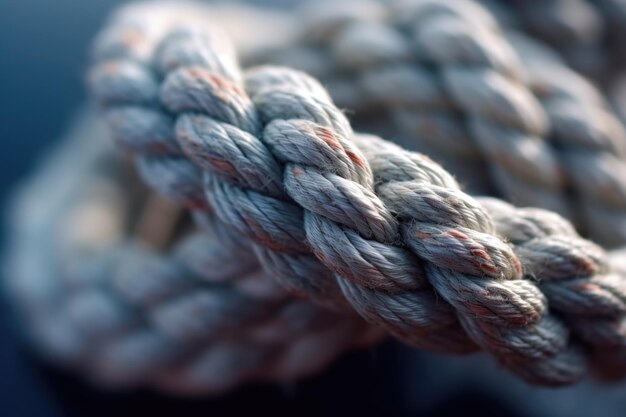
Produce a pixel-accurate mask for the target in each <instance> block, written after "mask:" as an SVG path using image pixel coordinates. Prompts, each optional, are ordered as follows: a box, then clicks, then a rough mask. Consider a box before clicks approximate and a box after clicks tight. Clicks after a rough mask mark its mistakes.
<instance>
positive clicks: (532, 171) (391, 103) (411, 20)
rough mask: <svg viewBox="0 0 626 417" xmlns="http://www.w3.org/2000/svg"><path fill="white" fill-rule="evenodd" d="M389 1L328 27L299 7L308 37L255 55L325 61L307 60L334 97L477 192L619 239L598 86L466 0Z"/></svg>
mask: <svg viewBox="0 0 626 417" xmlns="http://www.w3.org/2000/svg"><path fill="white" fill-rule="evenodd" d="M399 4H400V5H399V6H397V9H389V10H383V12H381V13H379V14H377V15H376V18H368V19H366V18H362V17H360V16H357V15H356V13H354V16H352V18H351V19H348V18H346V17H345V16H344V15H343V14H342V13H340V12H338V15H340V16H343V17H342V18H341V19H340V20H339V21H340V22H341V24H337V25H335V26H334V27H333V28H331V29H329V28H328V27H329V25H328V23H327V21H326V20H324V19H318V18H317V17H316V14H315V10H317V9H313V10H306V12H305V13H303V14H305V15H306V16H308V20H309V21H310V26H311V28H307V30H306V31H305V33H306V36H303V37H302V38H301V39H300V40H296V44H295V45H294V46H293V47H292V48H291V49H284V48H283V49H281V50H279V51H273V53H272V52H270V53H267V54H266V55H265V57H263V56H262V54H261V57H256V59H257V60H258V59H265V60H270V61H272V62H281V63H288V64H289V65H295V66H296V67H298V66H300V67H302V65H306V64H307V63H308V62H312V61H315V62H318V63H324V64H325V65H324V68H319V67H320V65H318V66H317V68H315V66H313V67H312V68H305V69H306V70H311V71H313V74H314V75H317V76H319V77H320V78H321V79H322V80H323V81H324V82H325V83H326V84H327V85H329V86H330V87H331V92H332V91H335V90H336V91H337V92H338V93H337V94H334V97H335V98H336V99H337V100H338V102H339V104H340V105H342V106H345V107H347V108H349V109H353V110H355V111H356V113H357V116H358V114H359V113H361V114H363V113H365V114H366V115H368V114H371V113H368V109H373V110H370V112H371V111H374V112H379V113H375V116H376V117H380V115H381V114H383V117H384V118H385V120H391V121H392V122H393V123H394V124H396V125H397V126H399V130H400V135H401V136H404V137H406V139H405V143H411V144H412V146H414V147H415V146H417V147H418V148H419V149H421V150H424V151H427V152H428V153H429V154H431V155H433V156H434V157H435V158H436V159H437V160H441V161H442V163H443V164H444V166H446V167H447V168H449V169H452V170H453V171H454V172H455V173H456V174H457V175H458V176H459V178H460V179H461V180H462V181H464V182H465V183H468V184H469V185H470V186H471V187H473V189H474V190H476V191H477V192H481V193H493V192H494V190H493V187H495V188H496V191H497V193H496V194H499V195H503V196H505V197H506V198H507V199H509V200H511V201H514V202H515V203H516V204H522V205H532V206H537V207H544V208H547V209H551V210H555V211H557V212H559V213H561V214H564V215H566V216H567V217H569V218H571V219H573V220H575V221H576V222H577V224H578V225H579V227H580V229H581V230H582V231H583V232H584V233H585V234H587V235H589V236H590V237H591V238H593V239H594V240H597V241H599V242H601V243H603V244H605V245H609V246H616V245H620V244H623V243H624V242H625V241H626V230H624V224H626V223H625V222H624V221H623V220H624V219H623V215H622V213H624V212H625V209H626V198H624V192H623V189H625V185H626V184H625V183H624V178H626V176H625V175H624V174H623V172H624V167H626V165H625V164H624V162H623V158H624V153H623V143H624V128H623V126H622V125H621V123H620V122H619V120H618V119H617V118H616V117H615V116H614V115H613V114H612V113H611V111H610V110H609V109H608V108H607V106H606V104H605V103H604V102H603V100H602V99H601V95H600V94H599V93H598V92H597V91H596V90H595V89H594V88H593V87H592V86H591V85H590V84H589V83H588V82H586V81H585V80H584V79H583V78H581V77H580V76H578V75H577V74H575V73H574V72H573V71H570V70H568V69H566V68H565V67H564V66H563V65H561V64H560V63H559V62H558V60H554V59H552V58H550V59H549V60H548V59H547V58H546V55H550V54H549V53H546V52H545V50H544V48H542V47H541V46H540V45H538V44H536V43H533V42H532V41H530V40H527V39H524V38H523V37H521V36H519V35H515V36H513V35H512V34H511V35H510V37H509V38H508V39H505V38H504V37H503V36H502V33H501V32H500V30H499V27H498V25H497V24H496V23H495V21H494V20H493V18H492V17H491V16H490V15H489V14H488V13H487V12H486V11H485V10H484V9H482V8H480V7H479V5H477V4H476V3H474V2H472V1H460V0H459V1H452V0H451V1H445V2H430V1H403V2H399ZM328 8H330V9H331V10H332V7H331V6H328ZM385 12H387V13H385ZM324 18H325V19H327V18H326V17H325V16H324ZM320 20H321V21H320ZM311 33H313V34H315V35H316V36H312V35H311ZM320 33H321V34H323V36H322V35H320ZM367 33H369V34H370V36H366V35H365V34H367ZM513 38H514V39H516V40H517V41H516V42H513ZM305 51H306V52H305ZM516 53H517V54H519V56H520V57H521V59H519V58H518V56H517V55H516ZM305 54H310V55H311V56H310V58H309V59H301V57H302V56H303V55H305ZM313 57H315V58H313ZM522 62H523V64H524V65H522ZM548 62H549V63H550V65H547V63H548ZM298 63H299V64H298ZM338 85H339V87H337V86H338ZM409 86H410V88H408V87H409ZM335 87H337V88H335ZM365 117H367V116H365ZM485 163H486V165H487V167H488V174H484V168H482V165H483V164H485ZM587 168H588V169H587ZM468 171H469V173H468ZM472 172H473V174H472ZM476 173H478V174H476ZM472 178H473V180H470V179H472Z"/></svg>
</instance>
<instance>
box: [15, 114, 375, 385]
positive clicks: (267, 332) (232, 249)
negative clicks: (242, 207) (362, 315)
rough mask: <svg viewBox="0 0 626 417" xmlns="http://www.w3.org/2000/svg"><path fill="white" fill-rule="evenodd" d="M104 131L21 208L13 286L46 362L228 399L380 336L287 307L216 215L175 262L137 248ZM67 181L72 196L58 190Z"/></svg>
mask: <svg viewBox="0 0 626 417" xmlns="http://www.w3.org/2000/svg"><path fill="white" fill-rule="evenodd" d="M96 127H97V124H95V123H86V126H85V127H83V128H82V129H79V131H78V132H77V133H74V135H73V137H72V138H71V142H70V143H68V144H66V145H65V146H63V147H62V148H61V149H60V150H59V153H60V157H57V158H55V160H53V161H52V162H50V163H48V164H47V165H46V166H45V167H44V168H43V169H42V170H41V171H40V172H38V173H37V174H36V177H35V178H34V179H33V180H32V181H31V182H30V183H29V184H27V185H26V186H25V187H24V188H23V189H22V191H21V192H20V196H19V198H18V199H17V202H16V203H15V209H14V211H13V213H14V214H13V228H14V232H13V235H14V240H13V245H12V248H13V250H12V253H11V254H10V255H9V256H8V257H7V259H8V262H9V264H10V265H11V268H10V273H9V274H8V277H9V281H8V282H7V283H5V284H6V285H7V287H8V289H9V293H10V294H11V295H12V301H13V303H14V304H15V307H16V308H17V310H18V312H19V313H20V314H19V316H20V318H21V320H22V326H23V328H24V329H25V332H26V333H28V334H30V337H31V338H32V339H33V341H34V343H35V346H36V347H37V348H38V349H40V350H42V351H43V353H44V354H46V355H47V356H49V357H51V358H53V359H55V360H56V361H58V362H61V363H65V364H67V365H72V366H76V367H79V368H81V369H83V370H84V371H85V372H86V373H87V374H88V375H89V376H90V377H92V378H95V379H97V380H98V381H99V382H101V383H103V382H104V383H107V384H111V385H124V386H126V385H129V384H144V385H152V386H155V387H158V388H160V389H165V390H168V391H173V392H179V393H181V392H182V393H186V394H189V393H196V394H202V393H213V394H215V393H218V392H223V391H225V390H227V389H231V388H233V387H235V386H238V385H240V384H243V383H245V382H249V381H252V380H269V381H284V380H289V379H294V378H300V377H303V376H306V375H310V374H311V373H314V372H317V371H318V370H319V369H322V368H324V367H326V366H327V365H328V363H330V362H331V361H332V360H334V359H335V358H336V357H337V356H339V355H340V354H342V353H343V352H345V351H346V350H348V349H351V348H354V347H356V346H366V345H370V344H372V343H373V342H375V341H376V340H378V339H379V338H380V336H379V332H377V331H375V330H373V329H371V328H368V327H366V326H364V324H363V323H362V321H361V320H358V319H356V318H355V317H353V316H351V315H346V314H343V315H338V314H336V313H332V312H330V311H327V310H322V309H320V308H318V307H315V306H314V305H312V304H311V303H309V302H307V301H304V300H296V299H292V298H288V297H286V294H285V293H284V291H282V290H280V288H278V287H276V286H275V284H272V282H273V281H270V280H268V279H267V278H266V277H265V276H264V275H263V274H262V273H260V272H259V271H258V270H257V265H256V259H254V257H251V255H246V254H247V251H246V250H245V249H244V248H242V247H241V243H239V242H237V241H234V240H233V239H232V237H230V235H229V234H228V233H226V234H225V233H224V230H223V228H220V225H219V223H216V222H215V221H213V220H211V219H210V217H207V216H203V218H202V219H201V223H202V224H203V225H204V231H203V232H202V233H198V232H195V233H191V234H190V235H188V236H186V237H185V238H184V240H182V242H181V243H180V244H179V245H177V246H176V247H175V248H174V249H173V250H171V251H170V253H168V254H167V255H166V256H163V255H159V254H156V253H154V252H152V251H150V250H147V249H144V248H142V247H141V246H138V245H137V244H136V243H133V242H127V243H125V242H124V241H125V239H126V238H125V237H123V236H122V235H123V233H124V231H123V230H122V229H123V223H124V218H125V217H127V214H124V212H126V211H128V207H127V208H124V207H121V206H124V205H125V204H126V203H125V201H124V198H123V196H122V195H120V191H119V187H120V185H119V184H117V183H116V182H115V181H117V180H115V181H114V179H113V178H112V177H111V175H112V174H115V175H116V172H115V171H116V170H117V171H119V165H120V164H119V162H118V161H115V160H114V158H112V156H111V152H110V150H108V149H107V150H106V151H105V149H103V146H102V145H101V144H98V143H97V141H100V142H101V143H106V142H104V138H103V137H102V136H103V135H102V134H98V129H96ZM87 135H90V136H87ZM85 137H89V138H90V141H91V143H90V141H85V140H84V139H85ZM94 140H96V142H94ZM94 145H96V146H94ZM77 154H78V155H80V157H81V163H80V164H74V163H69V164H68V162H70V161H71V160H75V159H76V155H77ZM111 171H113V172H111ZM68 178H70V179H75V180H74V181H73V182H72V181H67V179H68ZM60 179H62V180H63V181H60V182H59V183H63V184H66V183H69V184H68V185H66V187H65V189H64V190H59V188H58V187H53V188H51V187H50V184H54V183H56V182H57V181H59V180H60ZM51 190H54V194H50V192H51ZM42 192H43V194H42ZM46 192H47V194H46ZM42 195H47V196H49V198H47V199H46V200H45V201H47V204H46V205H41V201H42V200H41V198H42ZM120 205H121V206H120ZM94 222H96V223H98V222H101V223H102V224H103V225H104V226H103V229H100V230H98V228H97V227H95V228H94ZM94 229H96V230H95V231H94ZM313 352H314V353H315V354H314V355H312V353H313Z"/></svg>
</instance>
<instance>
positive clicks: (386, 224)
mask: <svg viewBox="0 0 626 417" xmlns="http://www.w3.org/2000/svg"><path fill="white" fill-rule="evenodd" d="M433 7H435V9H434V11H433V10H426V11H427V12H428V13H426V12H425V13H426V15H429V16H430V17H433V16H432V15H430V14H429V13H433V15H434V16H436V15H437V14H438V13H439V12H438V11H437V10H441V9H437V8H436V7H437V6H433ZM443 10H444V11H447V12H450V11H452V10H451V9H449V8H445V7H444V9H443ZM422 17H423V15H422ZM454 19H456V18H454ZM434 20H436V19H434ZM191 27H193V25H191ZM216 38H217V37H216V36H214V35H208V34H205V33H203V32H202V31H200V30H197V29H195V28H193V29H189V28H188V29H185V30H182V31H181V30H179V29H177V30H175V31H174V32H173V33H172V34H170V35H168V36H165V37H164V38H163V41H162V42H161V45H160V46H159V47H158V48H153V49H154V50H155V51H157V52H156V57H155V62H156V65H157V68H160V69H161V71H160V73H161V74H163V75H164V77H163V78H164V80H163V82H162V86H161V92H160V100H161V101H162V103H163V104H164V106H165V108H166V109H167V110H166V113H167V114H168V116H170V117H175V118H176V136H177V138H178V140H179V141H180V143H181V145H182V149H183V151H184V152H185V153H186V154H187V155H188V156H189V158H190V159H192V160H193V161H194V162H195V163H196V164H197V165H198V166H199V167H200V168H201V169H203V171H204V175H205V186H206V189H207V197H208V200H209V201H210V203H211V206H212V207H213V209H214V210H215V212H216V214H217V216H218V217H219V218H220V219H221V220H222V221H224V222H225V223H227V224H229V225H230V226H232V227H233V228H234V229H235V230H237V231H238V232H240V233H241V234H243V235H245V236H248V237H249V238H250V239H251V240H252V241H254V242H255V244H256V245H257V255H258V256H259V257H260V259H261V261H262V263H263V264H264V266H265V267H266V268H268V269H269V270H271V271H272V272H273V273H276V274H277V275H278V278H279V279H280V281H281V282H282V283H287V284H288V285H289V286H290V287H291V288H295V289H297V290H299V291H305V292H307V295H311V296H312V297H313V298H315V299H318V300H319V299H320V298H323V297H320V294H323V295H324V296H328V298H327V299H326V300H325V301H327V302H328V301H330V300H332V302H333V303H335V302H336V300H338V299H339V297H338V296H336V295H334V294H333V291H335V289H334V288H335V287H334V286H333V285H332V284H331V283H332V282H333V281H331V280H329V279H328V274H326V273H323V274H319V272H320V268H319V266H318V265H317V264H316V263H315V262H314V260H313V259H314V258H312V257H311V256H310V255H309V254H308V252H307V250H308V249H307V248H306V247H303V240H304V239H306V241H307V242H308V245H310V247H311V251H312V253H315V255H316V256H317V258H319V259H320V260H321V261H322V263H323V264H325V265H326V266H327V267H328V268H329V270H332V271H333V272H334V273H335V274H336V275H337V277H338V282H339V286H340V287H341V290H342V291H343V296H345V297H346V298H347V299H348V301H349V302H350V304H351V305H352V306H353V307H354V308H355V309H356V310H357V311H359V312H360V313H361V314H362V315H364V316H365V317H366V318H368V319H369V320H370V321H374V322H376V323H377V324H380V325H382V326H383V327H385V328H387V329H388V330H390V331H391V332H392V333H394V334H395V335H396V336H398V337H400V338H402V339H404V340H405V341H407V342H409V343H412V344H414V345H417V346H420V347H428V348H431V349H432V348H435V349H445V350H447V351H450V350H452V351H458V352H462V351H467V350H472V349H474V348H475V346H474V344H476V345H478V346H480V347H481V348H483V349H484V350H486V351H489V352H490V353H492V354H493V355H494V356H495V357H496V358H497V359H498V360H499V361H500V363H502V364H503V365H504V366H506V367H507V368H509V369H511V370H512V371H514V372H516V373H517V374H519V375H520V376H522V377H523V378H525V379H527V380H529V381H532V382H535V383H543V384H562V383H568V382H572V381H574V380H576V379H578V378H579V377H581V376H582V375H583V374H584V373H585V372H586V370H587V369H586V367H587V361H586V359H585V356H584V352H581V351H579V349H578V348H577V346H576V339H571V338H570V336H569V329H568V327H566V326H564V323H563V322H561V321H560V320H559V319H557V318H556V317H555V316H552V315H549V314H548V311H547V310H546V297H545V295H544V294H543V293H542V292H541V291H540V290H539V289H538V287H537V285H536V284H535V283H534V282H533V281H532V280H530V279H529V278H530V277H531V276H534V275H539V276H538V277H537V279H542V276H541V271H542V269H543V268H545V267H546V265H545V258H543V257H541V256H531V255H529V253H531V254H532V252H531V251H527V252H522V253H523V254H524V256H523V257H522V256H516V254H515V251H517V250H522V249H524V248H525V247H522V248H517V247H515V246H511V245H509V244H508V243H506V242H505V241H503V240H502V239H501V238H500V237H499V236H498V234H497V231H496V229H495V226H494V223H493V220H492V219H491V217H490V215H489V214H488V213H487V212H486V211H485V210H484V208H483V207H482V206H481V205H480V204H479V203H478V202H476V201H475V200H473V199H472V198H471V197H469V196H467V195H465V194H463V193H462V192H461V191H460V188H459V187H458V185H457V184H456V182H455V181H454V180H453V179H452V177H450V176H449V174H447V173H446V172H445V171H443V170H442V169H441V167H439V166H438V165H436V164H435V163H433V162H432V161H430V160H427V159H425V158H423V157H422V156H420V155H416V154H411V153H408V152H406V151H402V150H401V149H399V148H396V147H393V145H390V144H388V143H386V142H384V141H381V140H378V139H375V138H369V137H367V138H366V139H362V138H361V139H359V140H358V142H357V143H358V146H355V144H354V143H352V142H351V140H350V139H351V138H352V132H351V129H350V127H349V124H348V123H347V121H346V119H345V117H344V115H343V114H342V113H341V112H339V111H338V109H337V108H336V107H334V105H333V104H332V103H331V102H330V100H329V98H328V95H327V94H326V93H325V92H324V90H323V89H322V88H321V86H319V85H318V84H317V83H316V82H315V81H314V80H312V79H310V78H308V77H307V76H305V75H304V74H302V73H298V72H295V71H290V70H287V69H282V68H273V67H267V68H261V69H257V70H253V71H250V72H248V73H246V74H245V83H242V82H241V81H240V79H239V77H238V76H237V73H234V74H233V73H232V69H233V68H232V66H231V65H230V64H231V63H232V62H233V61H232V59H231V58H230V56H229V54H228V52H227V51H229V48H226V47H223V45H222V43H221V42H220V41H218V40H216ZM216 48H217V49H216ZM218 51H219V52H218ZM481 51H482V50H481ZM449 52H453V53H454V51H449ZM433 53H435V51H433ZM504 55H505V56H506V55H507V54H504ZM478 56H479V57H480V55H478ZM488 56H489V57H492V58H494V60H495V57H494V56H492V55H488ZM497 57H499V55H498V56H497ZM448 58H453V56H451V57H448ZM474 58H476V56H474ZM443 59H444V60H445V59H447V58H446V57H443ZM479 60H480V62H481V63H482V62H483V60H484V61H485V62H491V59H490V58H489V59H487V58H484V57H483V58H479ZM470 61H471V60H470ZM495 62H497V64H496V67H497V68H498V69H499V72H496V75H498V74H499V75H498V76H499V77H501V76H504V75H508V76H509V78H508V80H509V82H511V83H514V82H519V81H516V80H517V79H516V78H510V77H511V76H512V74H515V72H516V71H515V68H509V67H508V64H507V61H502V62H501V61H499V60H495ZM103 67H104V68H106V70H104V71H101V68H103ZM122 67H123V65H119V64H118V65H114V66H112V65H111V63H110V62H105V63H104V64H102V63H101V62H100V63H99V67H97V69H96V71H95V74H96V76H94V77H93V78H92V83H93V84H94V86H95V87H94V91H95V92H96V96H98V92H102V91H105V89H104V88H102V86H103V85H116V86H117V87H118V88H117V90H115V91H113V90H112V89H108V92H109V93H118V92H120V91H121V92H122V94H120V95H115V96H111V95H109V96H108V97H107V99H106V100H101V101H102V102H103V103H104V104H105V105H106V104H110V103H124V104H125V105H127V104H128V102H129V96H128V95H126V96H125V92H128V91H133V92H134V94H133V97H137V96H138V97H142V96H143V95H144V92H143V91H142V89H143V88H144V87H145V85H146V84H142V83H136V82H133V81H135V80H132V79H129V78H128V77H125V75H126V74H125V73H124V71H121V70H120V68H122ZM478 73H481V72H480V71H479V72H478ZM452 74H456V73H455V72H452ZM452 79H454V75H453V76H452ZM496 85H497V83H496ZM520 85H521V82H520ZM150 89H151V90H154V88H153V85H152V84H151V85H150ZM520 91H523V90H520ZM503 94H504V93H503ZM520 94H522V93H520ZM150 95H151V96H154V94H153V93H150ZM522 97H526V98H528V97H531V96H530V95H529V96H524V95H522ZM516 100H517V99H513V101H512V104H511V106H512V107H513V108H516V105H517V104H519V103H525V101H524V100H525V99H524V100H522V101H521V102H518V101H516ZM529 100H530V98H529ZM470 104H471V103H466V105H467V106H470ZM532 108H535V106H532ZM487 109H488V110H489V111H487V112H486V114H481V113H478V114H479V115H480V116H490V115H494V114H495V115H498V116H499V117H504V120H507V121H509V122H511V123H512V125H513V126H515V127H517V128H519V129H524V128H529V127H531V126H534V127H536V126H535V124H534V122H535V121H536V119H535V118H534V117H532V116H531V117H529V118H521V119H520V118H517V119H516V118H511V117H509V118H508V119H507V118H506V115H504V116H502V115H500V113H499V112H498V109H497V107H496V106H491V107H487ZM479 122H480V120H478V121H477V123H479ZM124 123H127V124H126V126H133V128H132V129H130V128H129V129H127V131H133V130H134V129H137V131H139V130H140V127H141V126H139V127H137V126H136V123H135V124H134V125H133V124H132V123H134V120H133V118H132V117H130V118H128V119H126V120H124V121H123V122H122V124H124ZM518 125H519V126H518ZM531 130H532V129H531ZM126 139H132V138H129V137H126V138H124V139H122V141H123V142H124V141H126ZM532 143H543V142H541V141H537V142H534V141H533V142H532ZM129 146H130V147H132V148H133V149H134V150H135V151H136V152H140V153H141V152H148V153H150V152H153V151H154V149H155V148H154V146H145V144H141V145H140V146H134V145H129ZM172 149H176V151H175V152H174V153H172V155H171V156H172V157H180V153H179V151H178V149H177V148H174V147H172ZM361 151H363V152H364V153H365V155H363V154H361ZM166 157H169V155H167V154H166ZM390 161H392V162H390ZM370 164H371V167H370ZM144 175H146V172H145V171H144ZM167 175H168V177H173V176H176V175H177V174H176V173H175V172H174V173H172V172H170V173H168V174H167ZM148 181H149V182H150V181H152V182H158V179H157V178H154V177H153V178H149V179H148ZM278 181H280V182H281V183H279V182H278ZM196 183H197V182H196ZM375 185H376V187H375ZM553 232H555V234H557V235H558V233H557V232H560V230H553ZM542 236H543V235H541V237H542ZM550 237H551V238H552V236H550ZM557 237H558V236H557ZM555 241H558V242H560V245H561V246H555V247H551V246H549V245H548V244H547V243H545V242H544V245H545V246H546V247H548V248H549V249H551V250H552V252H548V253H549V254H552V256H550V257H549V259H550V261H551V262H550V264H549V265H550V266H551V268H554V270H555V271H556V272H554V274H555V276H556V277H560V275H559V273H560V274H561V275H563V274H564V273H565V271H567V272H568V273H569V274H570V275H569V276H571V277H575V278H577V279H585V280H586V281H585V283H586V282H587V280H591V279H595V277H596V275H601V274H604V273H606V272H607V271H608V270H609V269H608V266H607V265H606V261H605V255H604V253H603V252H602V250H601V249H600V248H598V247H596V246H594V245H592V244H590V243H588V242H586V241H582V240H579V239H572V237H571V236H567V238H561V239H557V238H555ZM294 254H295V256H294ZM522 260H523V261H525V262H526V263H523V262H521V261H522ZM553 263H554V265H552V264H553ZM322 272H323V271H322ZM550 272H552V271H550ZM526 274H528V275H526ZM547 276H548V277H550V278H551V277H552V276H551V275H549V274H548V275H547ZM598 279H599V280H601V279H600V278H598ZM553 281H555V283H556V282H557V281H556V280H553ZM607 281H609V282H610V280H607ZM559 282H560V281H559ZM603 282H604V281H603ZM567 284H568V283H567V282H565V283H562V285H567ZM606 285H607V286H610V285H609V284H606ZM320 288H321V289H323V291H324V292H321V291H320ZM593 288H595V287H594V286H593V285H591V286H589V287H586V286H585V285H583V286H582V288H579V287H576V286H574V287H573V290H577V291H579V293H582V295H579V299H585V298H586V297H587V296H588V297H605V295H604V294H603V292H602V291H600V289H598V290H594V289H593ZM611 289H612V290H613V291H614V292H615V293H617V294H619V293H620V291H621V290H620V288H613V287H611ZM433 290H434V292H433ZM587 291H589V292H591V293H592V294H590V295H589V294H588V293H587ZM564 292H566V291H564ZM434 294H436V295H437V296H439V297H441V299H443V300H445V301H446V302H447V303H446V302H441V301H439V302H433V301H435V300H436V297H433V295H434ZM572 298H574V297H572ZM579 299H576V300H571V302H572V303H574V302H579ZM621 300H622V299H621V298H619V301H618V303H617V304H619V302H621ZM607 303H608V302H607ZM557 311H558V310H557ZM616 316H617V317H610V320H611V322H612V323H615V322H619V320H620V318H621V316H620V315H619V314H616ZM461 328H462V329H463V331H461V330H460V329H461ZM575 330H576V331H579V328H578V327H576V328H575ZM572 331H574V329H572ZM468 337H469V338H468ZM443 340H445V341H446V343H445V346H443V344H442V341H443ZM470 340H471V341H470ZM600 345H602V344H601V343H600Z"/></svg>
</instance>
